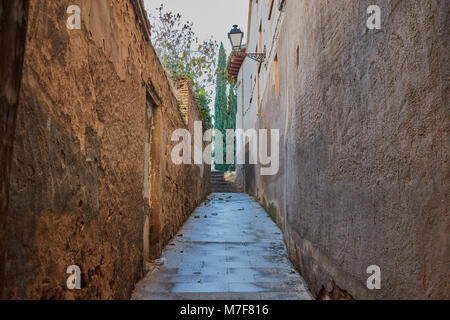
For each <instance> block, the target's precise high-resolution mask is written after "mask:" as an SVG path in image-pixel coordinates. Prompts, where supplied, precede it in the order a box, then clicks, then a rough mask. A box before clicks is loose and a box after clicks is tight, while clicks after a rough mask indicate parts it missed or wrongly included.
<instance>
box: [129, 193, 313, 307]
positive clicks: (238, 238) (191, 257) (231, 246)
mask: <svg viewBox="0 0 450 320" xmlns="http://www.w3.org/2000/svg"><path fill="white" fill-rule="evenodd" d="M311 298H312V297H311V295H310V293H309V291H308V289H307V288H306V284H305V282H304V280H303V279H302V277H301V276H300V275H299V274H298V272H297V271H296V270H295V269H294V267H293V266H292V264H291V262H290V261H289V259H288V256H287V251H286V246H285V244H284V242H283V236H282V234H281V231H280V229H279V228H278V227H277V226H276V225H275V223H274V222H273V221H272V220H271V218H270V217H269V215H268V214H267V213H266V212H265V211H264V209H263V208H262V207H261V206H260V205H259V204H258V203H257V202H255V201H254V200H253V198H251V197H250V196H248V195H246V194H237V193H226V194H222V193H212V194H211V195H210V196H209V197H208V199H207V200H206V201H205V202H203V203H202V204H201V205H200V206H199V207H198V208H197V209H196V210H195V211H194V212H193V213H192V216H191V217H190V218H189V220H188V221H187V222H186V223H185V224H184V225H183V227H182V228H181V229H180V231H179V232H178V235H177V236H176V237H175V238H174V239H173V240H172V241H171V242H170V243H169V245H168V246H167V247H166V248H165V250H164V252H163V255H162V258H161V259H160V260H159V263H155V264H154V265H153V266H152V269H151V271H149V273H148V274H147V276H146V277H145V278H144V279H143V280H141V281H140V282H139V283H138V284H137V285H136V288H135V291H134V293H133V297H132V299H136V300H142V299H144V300H167V299H169V300H172V299H184V300H229V299H233V300H281V299H283V300H309V299H311Z"/></svg>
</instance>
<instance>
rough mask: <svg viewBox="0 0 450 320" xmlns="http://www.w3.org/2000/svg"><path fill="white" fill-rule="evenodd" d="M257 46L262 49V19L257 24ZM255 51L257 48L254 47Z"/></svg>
mask: <svg viewBox="0 0 450 320" xmlns="http://www.w3.org/2000/svg"><path fill="white" fill-rule="evenodd" d="M258 47H259V48H260V49H261V50H262V48H263V34H262V21H261V23H260V24H259V42H258ZM256 52H258V48H257V49H256Z"/></svg>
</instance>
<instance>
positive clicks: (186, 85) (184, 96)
mask: <svg viewBox="0 0 450 320" xmlns="http://www.w3.org/2000/svg"><path fill="white" fill-rule="evenodd" d="M175 87H176V89H177V96H178V99H179V100H178V101H179V103H180V105H179V107H180V110H181V114H182V115H183V118H184V121H185V122H186V123H188V122H189V116H188V113H189V106H192V105H193V94H192V86H191V85H190V80H179V81H177V82H176V83H175Z"/></svg>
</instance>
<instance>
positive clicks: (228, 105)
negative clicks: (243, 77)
mask: <svg viewBox="0 0 450 320" xmlns="http://www.w3.org/2000/svg"><path fill="white" fill-rule="evenodd" d="M226 61H227V58H226V53H225V49H224V47H223V44H221V45H220V49H219V58H218V63H217V70H216V100H215V103H214V128H215V129H216V130H219V131H220V132H222V135H223V140H224V141H223V155H224V160H225V159H226V158H227V154H226V130H227V129H233V130H235V129H236V112H237V97H236V95H235V93H234V90H233V87H234V84H232V83H231V84H229V86H228V73H227V68H226ZM227 86H228V96H227ZM217 148H219V145H218V143H217V141H216V144H215V150H217ZM235 150H236V142H235ZM234 158H236V151H235V154H234ZM215 168H216V170H220V171H234V170H235V169H236V166H235V164H218V163H215Z"/></svg>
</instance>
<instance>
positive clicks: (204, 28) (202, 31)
mask: <svg viewBox="0 0 450 320" xmlns="http://www.w3.org/2000/svg"><path fill="white" fill-rule="evenodd" d="M144 3H145V8H146V9H147V12H149V13H150V12H151V13H152V14H155V8H157V7H159V5H160V4H161V3H162V4H164V7H165V8H166V9H169V10H170V11H173V12H176V13H180V14H181V15H182V16H183V17H184V19H186V20H189V21H191V22H193V23H194V31H195V33H196V34H197V36H198V37H199V39H200V40H207V39H208V38H210V37H211V36H212V37H213V38H214V39H215V40H217V42H218V43H219V44H220V42H221V41H222V42H223V44H224V46H225V50H226V51H227V54H228V53H230V51H231V45H230V43H229V40H228V36H227V34H228V32H229V31H230V30H231V28H232V26H233V24H237V25H239V27H240V28H241V30H242V31H244V32H246V30H247V23H248V1H247V0H144ZM243 43H245V39H244V41H243Z"/></svg>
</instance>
